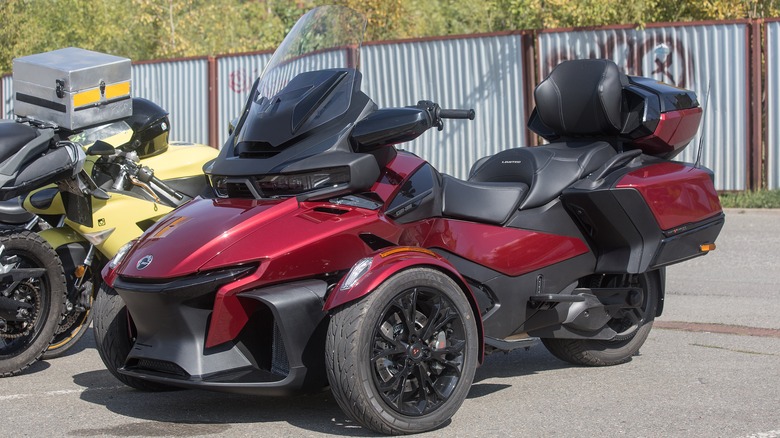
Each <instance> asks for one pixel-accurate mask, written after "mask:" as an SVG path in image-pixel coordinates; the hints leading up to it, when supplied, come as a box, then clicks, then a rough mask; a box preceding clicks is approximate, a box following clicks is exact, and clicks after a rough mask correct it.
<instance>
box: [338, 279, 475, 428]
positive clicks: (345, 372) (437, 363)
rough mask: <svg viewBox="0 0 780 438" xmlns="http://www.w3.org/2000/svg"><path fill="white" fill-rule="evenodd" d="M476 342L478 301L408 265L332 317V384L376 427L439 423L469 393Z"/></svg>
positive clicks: (349, 407) (346, 405) (349, 409)
mask: <svg viewBox="0 0 780 438" xmlns="http://www.w3.org/2000/svg"><path fill="white" fill-rule="evenodd" d="M477 342H478V338H477V327H476V323H475V321H474V315H473V313H472V310H471V306H470V305H469V302H468V300H467V299H466V297H465V296H464V294H463V292H462V290H461V289H460V288H459V287H458V286H457V284H456V283H455V282H454V281H452V279H450V278H449V277H447V276H446V275H444V274H442V273H441V272H438V271H435V270H432V269H426V268H415V269H409V270H406V271H402V272H401V273H399V274H396V275H395V276H393V277H391V278H390V279H389V280H387V281H386V282H385V283H383V284H382V285H381V286H380V287H379V288H377V289H376V290H375V291H374V292H372V293H371V294H369V295H368V296H366V297H364V298H363V299H361V300H359V301H356V302H352V303H349V304H347V305H345V306H343V307H341V308H339V309H338V310H337V311H336V312H335V313H334V314H333V315H332V318H331V321H330V325H329V327H328V337H327V341H326V362H327V372H328V378H329V380H330V384H331V390H332V392H333V395H334V397H335V399H336V401H337V402H338V404H339V406H341V409H342V410H343V411H344V412H345V413H346V414H347V415H348V416H350V417H351V418H352V419H354V420H355V421H357V422H359V423H360V424H362V425H363V426H365V427H367V428H369V429H372V430H374V431H377V432H381V433H387V434H405V433H417V432H424V431H427V430H431V429H435V428H437V427H439V426H441V425H442V424H443V423H444V422H446V421H447V420H449V419H450V418H451V417H452V416H453V415H454V414H455V412H456V411H457V410H458V408H459V407H460V405H461V404H462V403H463V400H464V399H465V398H466V394H467V393H468V390H469V387H470V386H471V382H472V380H473V379H474V371H475V369H476V365H477V354H478V345H477Z"/></svg>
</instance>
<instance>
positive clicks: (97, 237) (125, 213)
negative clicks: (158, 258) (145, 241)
mask: <svg viewBox="0 0 780 438" xmlns="http://www.w3.org/2000/svg"><path fill="white" fill-rule="evenodd" d="M169 131H170V122H169V119H168V113H167V112H166V111H165V110H164V109H162V108H161V107H159V106H158V105H156V104H154V103H153V102H150V101H148V100H145V99H139V98H134V99H133V115H132V116H130V117H129V118H126V119H122V120H121V121H118V122H115V123H112V124H108V125H104V126H99V127H97V128H93V129H88V130H86V131H84V132H82V133H79V134H76V135H73V136H71V137H69V139H70V141H73V142H75V143H78V144H81V145H85V146H87V145H90V144H91V146H89V147H88V148H87V149H86V160H85V163H84V167H83V171H82V172H80V173H79V177H78V178H69V179H65V180H61V181H59V182H57V184H56V186H47V187H44V188H41V189H38V190H34V191H32V192H31V193H30V194H29V195H28V196H27V197H26V199H25V200H24V203H23V207H24V209H25V210H27V211H28V212H30V213H33V214H35V215H37V216H39V217H41V218H46V219H47V221H48V222H49V223H53V222H54V226H53V227H51V228H49V229H45V230H43V231H40V232H39V233H38V234H39V235H40V237H42V238H43V240H45V241H46V242H47V243H48V244H49V245H50V246H51V247H52V248H53V249H54V251H55V252H56V254H57V256H58V258H59V260H60V261H61V263H62V267H63V271H64V274H65V281H66V289H67V292H66V297H65V304H64V309H63V313H62V316H61V321H60V322H59V325H58V327H57V328H56V330H55V334H54V338H53V340H52V342H51V344H50V345H49V347H48V349H47V350H46V351H45V352H44V354H43V358H44V359H47V358H54V357H57V356H60V355H62V354H63V353H65V352H66V351H67V350H68V349H69V348H70V347H71V346H73V345H74V344H75V343H76V342H77V341H78V340H79V339H80V338H81V336H82V335H83V334H84V332H85V331H86V329H87V327H88V326H89V324H90V322H91V321H92V314H91V313H90V308H91V306H92V301H93V299H94V297H95V293H96V291H97V289H98V287H99V283H100V281H102V280H101V277H100V271H101V269H102V268H103V266H104V265H105V263H107V262H108V261H109V260H111V258H113V257H114V256H115V255H116V254H117V252H118V251H120V249H121V248H122V247H123V246H124V245H125V244H127V243H128V242H130V241H131V240H132V239H135V238H136V237H138V236H140V235H141V233H143V232H144V231H145V230H146V229H147V228H149V227H150V226H151V225H152V224H153V223H155V222H156V221H157V220H158V219H159V218H161V217H163V216H165V215H166V214H167V213H168V212H170V211H172V210H173V209H174V208H176V207H178V206H179V205H182V204H184V203H186V202H187V201H189V200H191V199H192V198H194V197H196V196H198V195H199V194H200V193H201V192H202V191H203V190H204V189H205V188H206V187H207V182H206V179H205V176H204V174H203V170H202V169H203V166H204V165H205V164H206V163H207V162H209V161H211V160H212V159H214V158H215V157H216V156H217V153H218V151H217V150H216V149H214V148H212V147H209V146H205V145H196V144H191V143H169V142H168V133H169ZM57 218H60V219H59V221H57V222H55V221H56V220H57Z"/></svg>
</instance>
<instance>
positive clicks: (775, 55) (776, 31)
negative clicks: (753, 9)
mask: <svg viewBox="0 0 780 438" xmlns="http://www.w3.org/2000/svg"><path fill="white" fill-rule="evenodd" d="M764 35H765V36H764V38H765V39H764V41H765V45H764V53H765V56H766V58H765V59H766V167H767V173H766V185H767V187H768V188H770V189H780V21H774V22H769V23H767V24H766V28H765V32H764Z"/></svg>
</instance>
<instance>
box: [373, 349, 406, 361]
mask: <svg viewBox="0 0 780 438" xmlns="http://www.w3.org/2000/svg"><path fill="white" fill-rule="evenodd" d="M377 350H379V351H377ZM405 351H406V348H404V347H402V346H399V345H395V348H385V349H378V348H374V355H373V356H371V362H374V361H376V360H377V359H381V358H383V357H388V356H392V355H394V354H401V353H404V352H405Z"/></svg>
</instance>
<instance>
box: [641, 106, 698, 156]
mask: <svg viewBox="0 0 780 438" xmlns="http://www.w3.org/2000/svg"><path fill="white" fill-rule="evenodd" d="M701 116H702V109H701V108H700V107H696V108H688V109H683V110H676V111H668V112H665V113H663V114H661V120H660V121H659V122H658V126H656V128H655V131H654V132H653V133H652V134H650V135H648V136H647V137H642V138H639V139H637V140H634V143H635V144H637V145H638V146H640V148H641V149H642V150H643V151H644V152H645V153H647V154H650V155H659V154H667V153H669V152H672V151H675V150H677V149H680V148H682V147H685V146H686V145H687V144H688V143H689V142H690V141H691V140H692V139H693V137H694V136H696V132H697V131H698V130H699V122H700V121H701Z"/></svg>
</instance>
